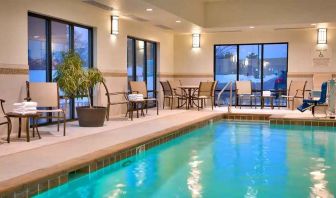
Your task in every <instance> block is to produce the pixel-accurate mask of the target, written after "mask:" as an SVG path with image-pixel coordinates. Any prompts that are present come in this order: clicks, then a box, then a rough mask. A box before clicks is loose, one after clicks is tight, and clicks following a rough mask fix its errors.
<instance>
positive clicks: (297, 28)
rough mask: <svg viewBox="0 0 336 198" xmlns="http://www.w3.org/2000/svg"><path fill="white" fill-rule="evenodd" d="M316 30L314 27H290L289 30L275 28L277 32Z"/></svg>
mask: <svg viewBox="0 0 336 198" xmlns="http://www.w3.org/2000/svg"><path fill="white" fill-rule="evenodd" d="M309 29H314V28H313V27H289V28H274V30H275V31H281V30H309Z"/></svg>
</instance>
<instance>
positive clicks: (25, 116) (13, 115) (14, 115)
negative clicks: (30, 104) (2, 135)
mask: <svg viewBox="0 0 336 198" xmlns="http://www.w3.org/2000/svg"><path fill="white" fill-rule="evenodd" d="M6 115H7V116H8V117H9V118H18V119H19V132H18V138H20V137H21V127H22V119H26V136H27V142H30V136H29V118H31V119H32V121H33V123H32V127H33V137H35V130H36V133H37V135H38V137H39V139H41V136H40V133H39V131H38V127H37V120H38V118H39V117H40V114H39V113H34V114H20V113H14V112H9V113H6ZM9 139H10V134H8V140H9Z"/></svg>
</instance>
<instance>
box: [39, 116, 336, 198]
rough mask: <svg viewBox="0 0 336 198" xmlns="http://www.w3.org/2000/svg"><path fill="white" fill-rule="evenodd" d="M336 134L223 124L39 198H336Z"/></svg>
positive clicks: (73, 181) (109, 167)
mask: <svg viewBox="0 0 336 198" xmlns="http://www.w3.org/2000/svg"><path fill="white" fill-rule="evenodd" d="M335 148H336V132H335V131H334V130H333V129H331V128H322V127H320V128H311V127H302V126H292V127H291V126H270V125H269V124H266V123H250V122H226V121H220V122H216V123H214V124H212V125H208V126H206V127H203V128H200V129H197V130H195V131H194V132H192V133H190V134H187V135H184V136H182V137H180V138H177V139H175V140H172V141H170V142H168V143H166V144H163V145H160V146H157V147H154V148H152V149H150V150H148V151H146V152H143V153H141V154H139V155H137V156H134V157H131V158H128V159H125V160H123V161H120V162H118V163H116V164H113V165H111V166H108V167H106V168H104V169H101V170H99V171H97V172H94V173H92V174H88V175H85V176H83V177H80V178H78V179H75V180H72V181H71V182H68V183H66V184H65V185H62V186H59V187H57V188H54V189H52V190H49V191H47V192H45V193H43V194H40V195H38V196H36V197H39V198H45V197H55V198H56V197H57V198H59V197H69V198H70V197H71V198H76V197H97V198H100V197H106V198H107V197H136V198H137V197H146V198H147V197H158V198H165V197H195V198H196V197H210V198H212V197H229V198H231V197H232V198H233V197H267V198H268V197H272V198H276V197H290V198H298V197H317V196H319V197H334V195H335V194H336V153H335Z"/></svg>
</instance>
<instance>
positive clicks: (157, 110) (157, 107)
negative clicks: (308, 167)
mask: <svg viewBox="0 0 336 198" xmlns="http://www.w3.org/2000/svg"><path fill="white" fill-rule="evenodd" d="M156 115H159V101H158V100H156Z"/></svg>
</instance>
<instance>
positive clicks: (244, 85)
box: [236, 81, 257, 108]
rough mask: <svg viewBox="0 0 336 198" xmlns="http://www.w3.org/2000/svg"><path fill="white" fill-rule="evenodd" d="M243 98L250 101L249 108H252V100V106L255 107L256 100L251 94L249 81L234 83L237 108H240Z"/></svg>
mask: <svg viewBox="0 0 336 198" xmlns="http://www.w3.org/2000/svg"><path fill="white" fill-rule="evenodd" d="M245 98H248V99H249V100H250V107H251V108H252V99H254V105H255V107H256V104H257V98H256V96H255V95H254V94H252V83H251V81H236V99H237V102H236V107H237V103H238V105H239V108H241V102H242V100H244V99H245Z"/></svg>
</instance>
